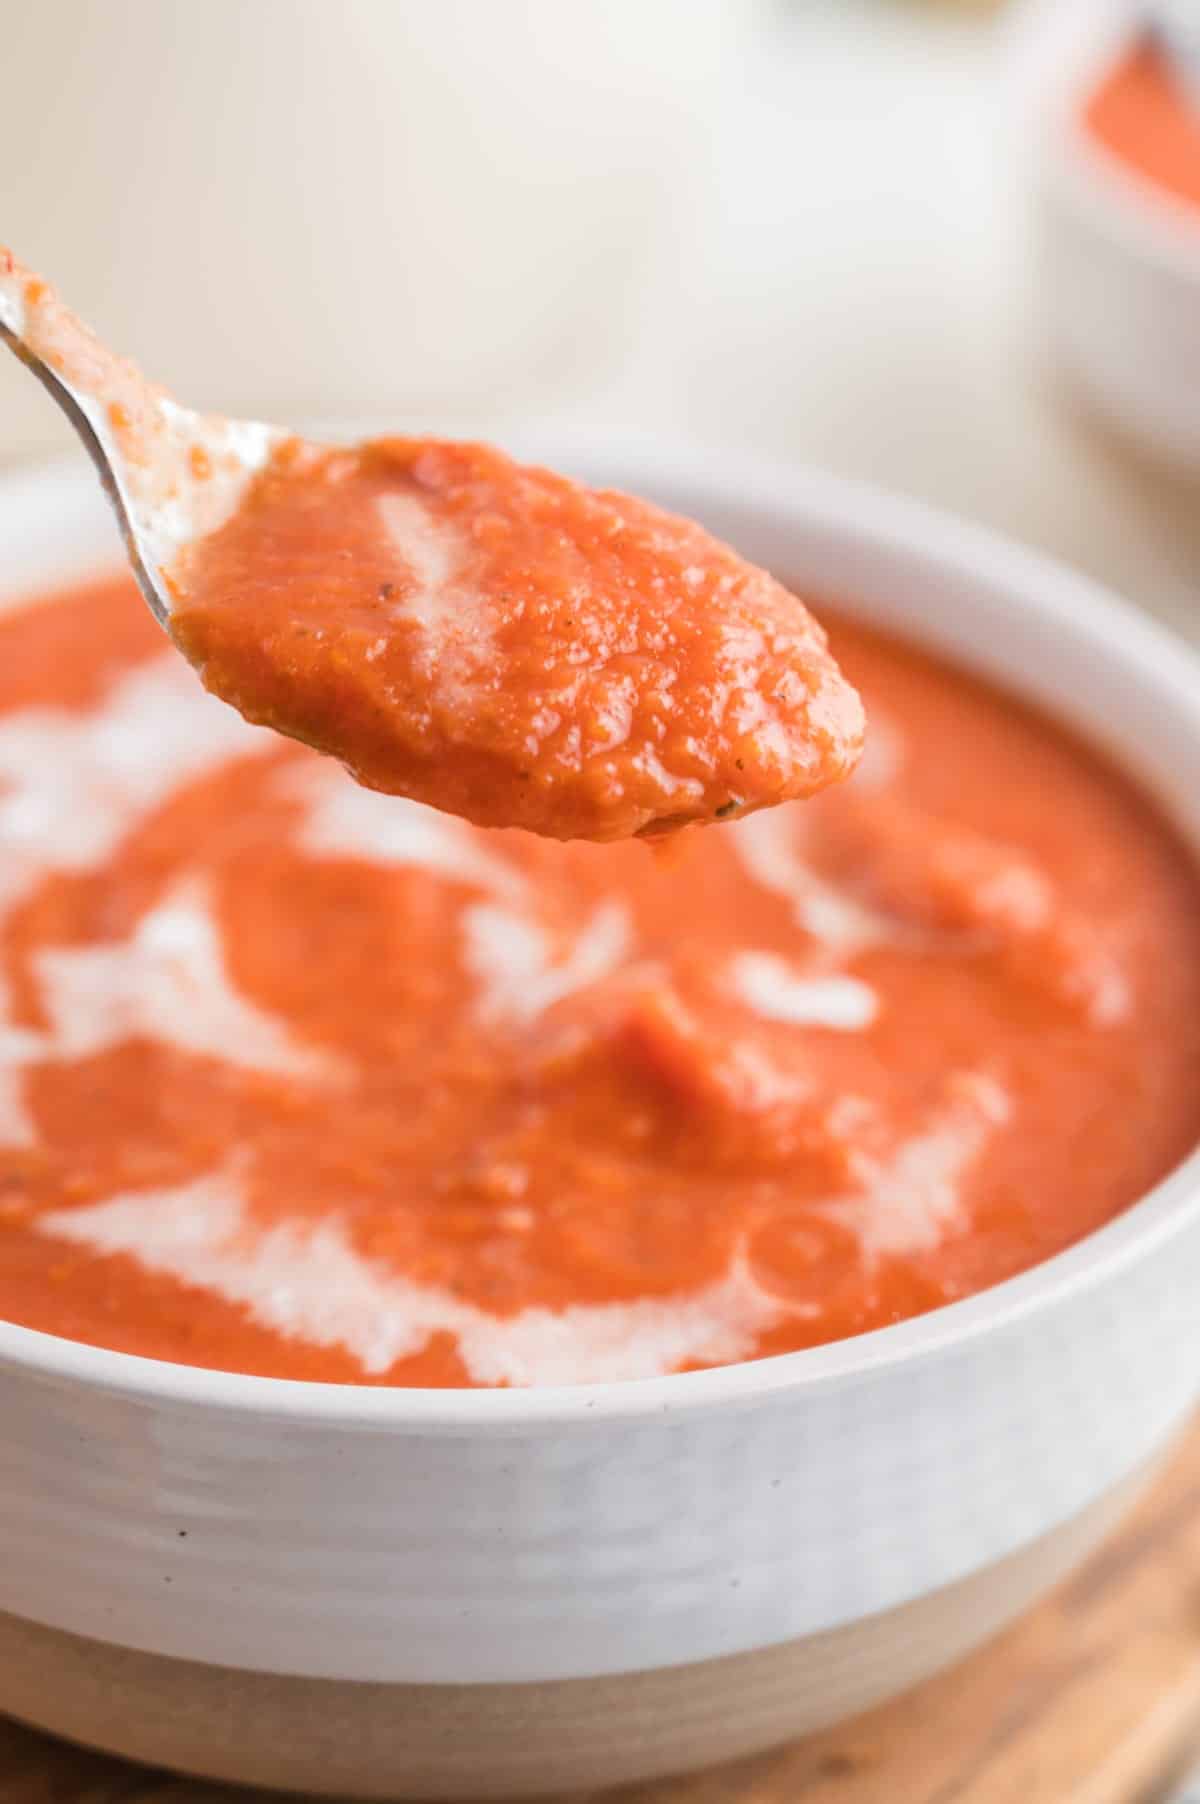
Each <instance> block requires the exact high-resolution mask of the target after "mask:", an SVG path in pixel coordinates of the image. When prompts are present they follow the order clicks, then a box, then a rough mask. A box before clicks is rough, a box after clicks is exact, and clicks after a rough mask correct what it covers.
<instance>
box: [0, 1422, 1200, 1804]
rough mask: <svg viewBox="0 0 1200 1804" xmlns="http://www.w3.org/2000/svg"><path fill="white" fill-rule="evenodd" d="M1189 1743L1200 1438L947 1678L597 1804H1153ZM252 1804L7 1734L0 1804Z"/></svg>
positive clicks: (1199, 1668) (1194, 1685)
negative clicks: (766, 1750)
mask: <svg viewBox="0 0 1200 1804" xmlns="http://www.w3.org/2000/svg"><path fill="white" fill-rule="evenodd" d="M1197 1746H1200V1425H1197V1426H1196V1427H1194V1428H1193V1429H1192V1430H1191V1431H1190V1433H1189V1435H1188V1437H1187V1438H1186V1439H1185V1441H1184V1442H1183V1443H1182V1444H1181V1446H1180V1448H1179V1449H1178V1451H1177V1452H1176V1453H1175V1454H1174V1455H1173V1456H1172V1458H1171V1460H1170V1463H1169V1464H1168V1465H1167V1466H1166V1467H1164V1469H1163V1471H1162V1472H1161V1474H1160V1476H1159V1477H1158V1478H1157V1480H1156V1481H1155V1483H1154V1484H1153V1485H1152V1487H1151V1488H1150V1490H1149V1491H1148V1492H1147V1494H1146V1496H1145V1497H1144V1498H1143V1500H1142V1501H1141V1503H1140V1504H1139V1505H1138V1506H1137V1507H1136V1508H1135V1510H1134V1512H1133V1514H1132V1516H1131V1517H1130V1520H1129V1521H1128V1523H1127V1524H1126V1525H1125V1527H1124V1528H1123V1529H1122V1530H1121V1531H1120V1532H1119V1533H1118V1534H1117V1535H1116V1537H1115V1538H1114V1539H1112V1540H1111V1541H1110V1542H1109V1543H1108V1544H1107V1545H1106V1546H1105V1547H1103V1548H1101V1549H1100V1551H1099V1552H1098V1553H1096V1554H1094V1555H1093V1556H1092V1558H1091V1559H1090V1560H1089V1561H1088V1562H1087V1564H1086V1565H1084V1566H1083V1567H1082V1568H1081V1569H1080V1570H1079V1572H1078V1573H1076V1574H1075V1576H1074V1577H1073V1578H1071V1579H1069V1580H1068V1581H1067V1582H1066V1584H1064V1585H1063V1586H1061V1587H1060V1588H1059V1590H1058V1591H1057V1592H1056V1593H1055V1594H1054V1595H1053V1596H1052V1597H1051V1598H1050V1599H1049V1600H1048V1601H1047V1602H1046V1603H1044V1604H1042V1605H1040V1606H1039V1607H1038V1608H1037V1609H1036V1610H1034V1611H1033V1612H1032V1613H1031V1614H1030V1615H1029V1616H1027V1617H1026V1618H1024V1620H1023V1621H1021V1622H1020V1623H1018V1624H1017V1625H1016V1626H1015V1627H1014V1628H1012V1629H1010V1630H1008V1631H1007V1632H1006V1633H1005V1634H1004V1635H1002V1636H1000V1637H999V1638H998V1639H997V1640H996V1641H994V1642H992V1643H991V1644H990V1645H989V1646H988V1647H986V1648H984V1649H983V1650H981V1651H980V1652H979V1653H977V1654H975V1655H973V1656H972V1657H971V1658H970V1659H969V1660H966V1661H964V1662H963V1663H962V1664H961V1665H959V1666H957V1667H956V1668H954V1670H953V1671H951V1672H949V1673H947V1674H945V1675H943V1676H942V1677H940V1678H937V1679H932V1680H930V1681H928V1682H927V1683H926V1684H925V1685H923V1686H921V1687H919V1688H918V1689H917V1690H916V1691H913V1692H910V1693H909V1694H908V1695H907V1696H906V1697H904V1698H902V1699H900V1700H898V1701H897V1702H895V1703H892V1704H889V1705H887V1706H885V1707H884V1708H882V1709H879V1710H875V1711H872V1712H871V1713H870V1714H869V1715H867V1716H862V1717H858V1718H856V1719H855V1720H854V1721H853V1722H851V1723H847V1724H845V1725H844V1726H842V1727H841V1728H839V1729H836V1730H833V1731H831V1732H829V1733H828V1734H825V1735H820V1736H816V1737H813V1738H810V1739H809V1740H807V1741H804V1742H800V1743H797V1744H795V1745H794V1746H792V1747H790V1748H787V1749H784V1750H782V1751H781V1752H779V1753H775V1754H770V1755H765V1756H763V1757H761V1758H759V1759H755V1760H750V1761H743V1762H741V1763H739V1764H738V1765H737V1766H733V1767H724V1768H722V1769H720V1770H717V1771H713V1772H710V1773H706V1774H703V1775H700V1776H698V1777H693V1778H690V1779H680V1780H674V1781H669V1782H666V1783H659V1784H654V1785H647V1786H636V1787H633V1788H630V1789H626V1790H624V1791H622V1792H619V1793H610V1794H607V1797H608V1798H609V1800H610V1804H1157V1801H1158V1800H1160V1799H1161V1798H1163V1797H1164V1795H1165V1789H1166V1787H1167V1786H1168V1784H1169V1782H1170V1781H1171V1779H1172V1778H1173V1777H1174V1776H1175V1775H1176V1774H1177V1773H1178V1772H1179V1771H1180V1770H1181V1768H1182V1766H1183V1765H1184V1764H1185V1763H1186V1761H1187V1759H1188V1758H1189V1757H1190V1755H1191V1753H1192V1751H1193V1750H1194V1749H1195V1748H1196V1747H1197ZM252 1796H253V1795H252V1794H251V1793H248V1792H244V1791H238V1790H234V1789H230V1788H226V1787H222V1786H214V1785H204V1784H200V1783H197V1782H194V1781H191V1780H186V1779H180V1778H175V1777H173V1776H171V1775H170V1774H166V1773H159V1772H154V1771H151V1770H150V1769H148V1768H139V1767H134V1766H129V1765H127V1764H126V1763H124V1762H123V1761H119V1760H113V1759H110V1758H107V1757H105V1756H103V1755H99V1754H91V1753H88V1752H85V1751H84V1750H82V1749H78V1748H72V1747H68V1746H67V1745H65V1744H64V1743H61V1742H55V1741H52V1740H50V1739H49V1738H48V1737H46V1736H43V1735H38V1734H34V1733H33V1732H31V1731H30V1730H27V1729H24V1728H21V1727H19V1726H18V1725H17V1724H15V1723H6V1722H4V1721H3V1720H0V1804H131V1801H132V1800H135V1799H136V1800H137V1801H138V1804H151V1801H152V1800H153V1801H157V1800H161V1801H162V1804H247V1801H248V1800H251V1799H252ZM263 1796H264V1804H265V1794H264V1795H263ZM592 1796H595V1794H592ZM558 1804H589V1800H585V1799H584V1798H583V1797H579V1796H576V1797H573V1798H571V1799H569V1800H568V1799H560V1800H558Z"/></svg>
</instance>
